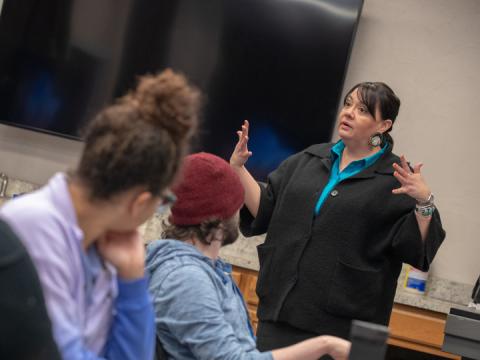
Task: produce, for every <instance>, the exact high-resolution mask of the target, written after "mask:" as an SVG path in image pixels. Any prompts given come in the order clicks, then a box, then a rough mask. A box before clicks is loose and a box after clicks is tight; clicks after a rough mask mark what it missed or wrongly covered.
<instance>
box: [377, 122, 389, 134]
mask: <svg viewBox="0 0 480 360" xmlns="http://www.w3.org/2000/svg"><path fill="white" fill-rule="evenodd" d="M392 125H393V121H392V120H390V119H387V120H382V122H381V124H380V128H379V129H378V131H379V132H381V133H382V134H383V133H385V132H387V131H388V130H390V129H391V128H392Z"/></svg>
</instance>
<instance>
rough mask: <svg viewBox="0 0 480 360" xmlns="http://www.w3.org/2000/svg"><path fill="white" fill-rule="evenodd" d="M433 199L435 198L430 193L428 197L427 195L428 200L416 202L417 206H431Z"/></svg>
mask: <svg viewBox="0 0 480 360" xmlns="http://www.w3.org/2000/svg"><path fill="white" fill-rule="evenodd" d="M434 199H435V197H434V196H433V193H430V195H428V199H427V200H425V201H418V200H417V205H418V206H427V205H433V200H434Z"/></svg>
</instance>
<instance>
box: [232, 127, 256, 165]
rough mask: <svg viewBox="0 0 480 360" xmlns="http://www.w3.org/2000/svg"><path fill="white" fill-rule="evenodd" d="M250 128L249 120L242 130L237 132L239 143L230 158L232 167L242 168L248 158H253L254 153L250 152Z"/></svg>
mask: <svg viewBox="0 0 480 360" xmlns="http://www.w3.org/2000/svg"><path fill="white" fill-rule="evenodd" d="M248 128H249V123H248V120H245V121H244V122H243V125H242V130H239V131H237V135H238V142H237V145H235V149H234V150H233V153H232V156H231V157H230V165H232V166H236V167H242V166H243V165H245V163H246V162H247V160H248V158H249V157H250V156H252V152H251V151H248Z"/></svg>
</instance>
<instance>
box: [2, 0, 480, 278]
mask: <svg viewBox="0 0 480 360" xmlns="http://www.w3.org/2000/svg"><path fill="white" fill-rule="evenodd" d="M2 2H3V0H0V6H1V5H2ZM365 80H373V81H375V80H380V81H385V82H387V83H388V84H390V85H391V86H392V87H393V88H394V90H395V91H396V92H397V93H398V95H399V96H400V98H401V100H402V108H401V110H400V115H399V118H398V122H397V123H396V124H395V130H394V131H393V134H392V135H393V137H394V138H395V141H396V146H395V152H396V153H398V154H401V153H404V154H405V155H406V156H407V158H408V159H409V160H410V161H412V162H418V161H422V162H424V163H425V166H424V174H425V177H426V178H427V180H428V182H429V184H430V186H431V188H432V190H433V192H434V193H435V194H436V199H437V200H436V202H437V204H438V207H439V208H440V210H441V214H442V218H443V222H444V226H445V229H446V230H447V239H446V242H445V244H444V245H443V246H442V248H441V249H440V251H439V254H438V256H437V258H436V260H435V262H434V267H433V273H434V274H435V275H437V276H440V277H444V278H447V279H450V280H456V281H460V282H467V283H473V281H474V280H475V279H476V277H477V276H478V275H479V273H480V261H479V259H478V257H479V256H480V239H478V236H479V234H480V206H479V204H480V186H478V185H477V183H479V182H480V181H479V180H480V170H479V168H478V167H477V163H478V155H480V154H479V151H478V150H477V147H476V140H477V136H478V134H480V119H479V118H478V112H476V111H475V110H477V109H478V104H480V99H478V93H479V91H478V89H479V84H480V1H479V0H401V1H398V0H365V6H364V11H363V14H362V19H361V22H360V26H359V29H358V34H357V38H356V43H355V46H354V48H353V53H352V58H351V61H350V68H349V71H348V74H347V78H346V82H345V85H346V86H345V87H346V88H349V87H350V86H352V85H353V84H355V83H357V82H360V81H365ZM81 146H82V145H81V143H78V142H76V141H72V140H66V139H61V138H58V137H54V136H49V135H45V134H39V133H34V132H30V131H26V130H22V129H16V128H12V127H7V126H1V125H0V171H4V172H6V173H7V174H8V175H9V176H11V177H16V178H20V179H24V180H28V181H31V182H34V183H37V184H41V183H44V182H45V181H46V180H47V179H48V178H49V177H50V176H51V175H52V174H53V173H54V172H56V171H59V170H64V169H65V168H67V167H71V166H73V165H74V164H75V162H76V161H77V159H78V155H79V153H80V151H81Z"/></svg>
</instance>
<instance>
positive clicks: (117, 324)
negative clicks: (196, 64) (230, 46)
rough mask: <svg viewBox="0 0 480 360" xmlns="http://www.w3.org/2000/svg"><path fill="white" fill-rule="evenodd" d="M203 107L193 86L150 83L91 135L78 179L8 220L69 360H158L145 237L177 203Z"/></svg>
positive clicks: (107, 113) (92, 127) (103, 115)
mask: <svg viewBox="0 0 480 360" xmlns="http://www.w3.org/2000/svg"><path fill="white" fill-rule="evenodd" d="M198 107H199V92H198V91H197V90H196V89H194V88H193V87H192V86H191V85H190V84H189V83H188V82H187V80H186V79H185V77H183V76H181V75H178V74H175V73H174V72H173V71H171V70H165V71H164V72H162V73H160V74H158V75H147V76H144V77H141V78H140V81H139V83H138V86H137V87H136V88H135V89H134V90H133V91H131V92H129V93H128V94H127V95H126V96H124V97H122V98H120V99H118V100H117V101H116V102H115V103H114V104H113V105H111V106H107V107H106V108H104V109H103V110H101V111H100V113H99V114H98V115H97V116H96V117H95V118H94V119H93V121H92V122H90V123H89V124H88V125H87V127H86V129H85V134H84V140H85V147H84V150H83V152H82V154H81V158H80V162H79V165H78V167H77V168H76V169H75V170H74V171H72V172H70V173H59V174H56V175H55V176H54V177H53V178H52V179H50V181H49V182H48V184H47V185H45V186H43V187H42V188H40V189H39V190H37V191H35V192H33V193H30V194H26V195H22V196H20V197H18V198H15V199H13V200H11V201H9V202H8V203H7V204H5V205H4V206H3V207H2V209H1V210H0V216H1V218H2V219H3V220H4V221H5V222H7V223H8V224H9V225H10V226H11V227H12V229H13V230H14V231H15V233H16V234H17V235H18V236H19V238H20V240H21V241H22V243H23V244H24V245H25V247H26V249H27V251H28V252H29V254H30V256H31V258H32V260H33V263H34V264H35V266H36V269H37V272H38V275H39V278H40V282H41V286H42V289H43V292H44V296H45V302H46V305H47V310H48V314H49V316H50V318H51V321H52V328H53V335H54V339H55V341H56V343H57V345H58V348H59V350H60V352H61V355H62V358H64V359H69V360H70V359H85V360H86V359H112V360H124V359H125V360H126V359H129V360H130V359H131V360H151V359H152V358H153V355H154V343H155V342H154V341H155V324H154V312H153V307H152V302H151V299H150V296H149V293H148V280H147V276H146V275H145V269H144V262H145V246H144V241H143V239H142V237H141V236H140V234H139V232H138V230H137V227H138V226H140V225H141V224H142V223H143V222H145V221H146V220H147V219H148V218H149V217H150V216H152V215H153V214H154V213H155V211H156V210H157V209H158V208H159V206H165V205H167V203H169V202H171V201H172V199H173V198H172V196H171V194H170V193H169V191H168V187H169V185H170V183H171V182H172V180H173V179H174V177H175V174H176V173H177V170H178V168H179V165H180V160H181V159H182V157H183V156H184V154H185V153H186V151H187V146H188V142H189V139H190V137H191V135H192V132H193V130H194V129H195V127H196V124H197V114H198ZM26 346H28V344H26Z"/></svg>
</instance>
